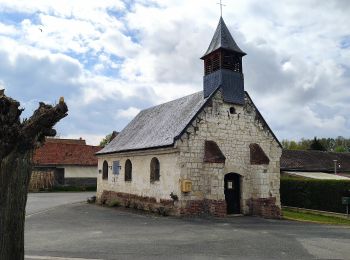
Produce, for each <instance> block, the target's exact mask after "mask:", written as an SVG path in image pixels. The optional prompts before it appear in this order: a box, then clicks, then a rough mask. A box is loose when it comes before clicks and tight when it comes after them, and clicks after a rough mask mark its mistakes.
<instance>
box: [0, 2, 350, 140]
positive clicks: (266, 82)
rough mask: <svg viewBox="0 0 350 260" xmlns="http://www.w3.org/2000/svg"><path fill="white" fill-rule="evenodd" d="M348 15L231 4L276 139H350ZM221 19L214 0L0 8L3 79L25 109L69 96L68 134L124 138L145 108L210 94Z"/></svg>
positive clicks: (341, 10)
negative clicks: (206, 66) (205, 85)
mask: <svg viewBox="0 0 350 260" xmlns="http://www.w3.org/2000/svg"><path fill="white" fill-rule="evenodd" d="M349 10H350V5H349V4H348V2H347V1H328V2H319V1H316V0H310V1H308V2H305V1H301V0H298V1H295V0H293V1H292V0H287V1H283V3H282V2H281V3H279V2H275V1H270V2H269V1H258V0H247V1H238V2H237V1H235V2H227V3H226V7H225V8H224V19H225V21H226V24H227V25H228V27H229V29H230V31H231V33H232V34H233V36H234V38H235V39H236V41H237V43H238V45H239V46H240V47H241V48H242V49H243V50H244V51H246V52H247V53H248V56H246V57H244V72H245V86H246V90H248V91H249V93H250V94H251V96H252V98H253V100H254V102H255V103H256V104H257V105H258V107H259V109H260V110H261V111H262V113H263V115H264V116H265V117H266V119H267V121H268V123H269V124H270V126H271V127H272V129H273V130H275V132H276V134H277V136H278V137H279V138H281V139H282V138H291V137H293V138H301V137H307V136H311V137H312V136H314V135H322V136H337V135H345V136H348V135H349V134H348V130H347V129H349V127H350V116H349V115H348V111H349V109H350V106H349V104H350V93H349V91H348V86H349V85H350V48H349V47H346V46H348V45H349V44H350V43H349V42H350V29H349V26H348V12H349ZM1 13H5V14H10V16H8V17H10V18H7V19H6V20H3V19H1ZM218 13H219V9H218V6H216V5H215V2H213V1H211V0H205V1H203V0H201V1H199V0H193V1H186V0H177V1H175V0H154V1H151V0H136V1H135V2H133V3H129V6H128V7H127V6H126V5H125V4H124V2H123V1H119V0H106V1H102V2H101V1H100V2H99V1H83V0H76V1H68V0H62V1H59V2H57V1H54V0H33V1H20V0H11V1H5V0H0V45H1V46H2V47H1V50H0V82H1V81H2V82H3V85H6V87H7V89H8V90H9V92H10V93H13V95H14V97H15V98H16V95H18V96H19V98H20V99H21V100H23V102H24V103H26V104H28V106H29V107H32V106H34V105H31V104H34V103H35V102H36V101H37V100H48V101H54V100H55V99H57V97H56V96H57V95H59V93H60V92H63V95H64V96H66V100H67V102H68V103H69V105H70V112H69V113H70V116H69V117H68V118H66V119H64V120H63V121H62V124H60V125H62V128H61V132H62V133H63V134H66V135H76V136H79V135H80V134H79V133H84V134H86V135H91V136H104V135H105V134H107V133H108V132H111V131H112V130H119V131H120V130H121V128H122V127H123V126H125V125H126V124H127V122H128V120H130V118H131V117H132V116H134V115H135V113H136V110H137V111H139V110H138V109H139V108H140V109H142V108H145V107H146V106H150V105H153V104H159V103H162V102H165V101H169V100H172V99H175V98H178V97H181V96H184V95H187V94H190V93H193V92H195V91H199V90H201V89H202V75H203V63H202V61H201V60H199V57H201V55H202V54H203V53H204V52H205V50H206V48H207V47H208V45H209V42H210V40H211V37H212V35H213V33H214V30H215V27H216V25H217V22H218ZM23 14H25V15H23ZM22 16H23V19H20V17H22ZM11 17H14V19H13V20H11ZM320 17H322V19H320ZM347 41H349V42H347ZM1 72H2V73H1ZM20 89H21V91H20ZM15 90H16V91H15ZM34 101H35V102H34ZM118 114H119V115H120V116H121V117H119V118H118V120H116V118H115V116H116V115H118ZM84 116H89V117H88V119H84ZM70 118H71V119H70ZM65 122H67V123H65ZM76 122H79V124H80V125H79V127H75V126H74V124H75V123H76ZM92 139H93V138H92Z"/></svg>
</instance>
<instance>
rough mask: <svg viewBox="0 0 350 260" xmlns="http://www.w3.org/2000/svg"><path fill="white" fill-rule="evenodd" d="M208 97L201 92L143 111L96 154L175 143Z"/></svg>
mask: <svg viewBox="0 0 350 260" xmlns="http://www.w3.org/2000/svg"><path fill="white" fill-rule="evenodd" d="M209 98H210V97H208V98H203V91H200V92H197V93H194V94H192V95H189V96H185V97H182V98H179V99H176V100H173V101H170V102H167V103H164V104H161V105H158V106H155V107H151V108H148V109H145V110H142V111H141V112H140V113H139V114H138V115H137V116H136V117H135V118H134V119H133V120H132V121H131V122H130V123H129V124H128V125H127V126H126V127H125V128H124V129H123V130H122V131H121V132H120V133H119V135H118V136H117V137H116V138H114V139H113V140H112V141H111V142H110V143H109V144H108V145H106V146H105V147H104V148H103V149H102V150H101V151H99V152H98V153H97V154H108V153H115V152H123V151H132V150H142V149H148V148H159V147H167V146H172V145H173V144H174V142H175V140H176V138H177V137H179V136H180V135H181V134H182V131H183V130H184V129H186V127H187V125H188V124H189V123H190V122H191V120H192V119H193V118H194V117H195V116H196V115H197V113H198V112H199V111H200V110H201V108H202V107H203V106H204V104H205V103H206V101H207V100H208V99H209Z"/></svg>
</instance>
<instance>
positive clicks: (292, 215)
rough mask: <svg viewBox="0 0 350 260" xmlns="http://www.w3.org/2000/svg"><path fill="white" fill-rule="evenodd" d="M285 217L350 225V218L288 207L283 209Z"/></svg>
mask: <svg viewBox="0 0 350 260" xmlns="http://www.w3.org/2000/svg"><path fill="white" fill-rule="evenodd" d="M283 217H284V218H285V219H289V220H297V221H305V222H315V223H322V224H335V225H349V226H350V218H349V219H344V218H338V217H331V216H323V215H318V214H314V213H304V212H296V211H293V210H287V209H283Z"/></svg>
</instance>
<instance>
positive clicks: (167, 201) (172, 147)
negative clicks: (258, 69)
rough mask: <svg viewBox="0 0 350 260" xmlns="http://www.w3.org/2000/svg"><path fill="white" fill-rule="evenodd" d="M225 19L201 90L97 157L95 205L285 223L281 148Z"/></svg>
mask: <svg viewBox="0 0 350 260" xmlns="http://www.w3.org/2000/svg"><path fill="white" fill-rule="evenodd" d="M245 55H246V53H245V52H243V51H242V50H241V49H240V48H239V47H238V45H237V44H236V42H235V41H234V39H233V37H232V36H231V34H230V32H229V30H228V28H227V26H226V24H225V22H224V20H223V19H222V17H220V21H219V24H218V26H217V28H216V31H215V33H214V36H213V38H212V41H211V43H210V45H209V47H208V49H207V51H206V52H205V54H204V55H203V57H202V58H201V59H202V60H203V61H204V78H203V91H200V92H197V93H194V94H192V95H189V96H185V97H182V98H179V99H176V100H173V101H170V102H167V103H164V104H161V105H158V106H155V107H151V108H148V109H145V110H143V111H141V112H140V113H139V114H138V115H137V116H136V117H135V118H134V119H133V120H132V121H131V122H130V123H129V124H128V125H127V126H126V127H125V128H124V129H123V130H122V131H121V132H120V133H119V135H118V136H117V137H115V138H114V139H113V140H112V141H111V142H110V143H109V144H108V145H107V146H106V147H104V148H103V149H102V150H101V151H99V152H98V153H97V157H98V170H99V174H98V178H97V200H98V201H99V202H100V203H107V204H120V205H122V206H125V207H133V208H138V209H143V210H147V211H153V212H159V213H161V214H171V215H179V216H194V215H212V216H217V217H224V216H227V215H229V214H244V215H258V216H263V217H270V218H279V217H280V216H281V203H280V193H279V188H280V157H281V153H282V148H281V144H280V143H279V141H278V140H277V138H276V136H275V135H274V133H273V132H272V130H271V129H270V127H269V126H268V124H267V123H266V121H265V120H264V118H263V117H262V115H261V114H260V112H259V110H258V109H257V107H256V106H255V105H254V103H253V101H252V99H251V98H250V96H249V95H248V93H247V92H245V90H244V76H243V68H242V58H243V57H244V56H245Z"/></svg>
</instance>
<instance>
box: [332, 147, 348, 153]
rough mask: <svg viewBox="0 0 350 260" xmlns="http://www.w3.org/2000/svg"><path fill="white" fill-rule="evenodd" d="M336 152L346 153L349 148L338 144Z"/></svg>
mask: <svg viewBox="0 0 350 260" xmlns="http://www.w3.org/2000/svg"><path fill="white" fill-rule="evenodd" d="M334 152H336V153H346V152H348V150H347V149H346V148H345V147H344V146H337V147H335V148H334Z"/></svg>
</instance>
